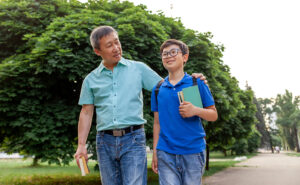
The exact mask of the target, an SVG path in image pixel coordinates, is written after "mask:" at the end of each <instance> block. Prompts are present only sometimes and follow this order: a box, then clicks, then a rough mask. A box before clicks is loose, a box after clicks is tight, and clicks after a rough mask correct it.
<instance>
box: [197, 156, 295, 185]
mask: <svg viewBox="0 0 300 185" xmlns="http://www.w3.org/2000/svg"><path fill="white" fill-rule="evenodd" d="M202 184H203V185H300V157H292V156H288V155H286V154H282V153H280V154H267V153H262V154H258V155H257V156H255V157H252V158H251V159H248V160H246V161H243V162H241V163H239V164H237V165H236V167H231V168H228V169H226V170H224V171H221V172H219V173H216V174H215V175H213V176H210V177H207V178H204V180H203V183H202Z"/></svg>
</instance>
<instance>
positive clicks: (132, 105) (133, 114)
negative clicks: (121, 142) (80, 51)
mask: <svg viewBox="0 0 300 185" xmlns="http://www.w3.org/2000/svg"><path fill="white" fill-rule="evenodd" d="M160 80H161V77H160V76H159V75H158V74H157V73H156V72H154V71H153V70H152V69H151V68H150V67H148V66H147V65H146V64H144V63H142V62H136V61H131V60H127V59H124V58H122V59H121V60H120V61H119V62H118V64H117V65H116V66H115V67H114V70H113V71H111V70H108V69H107V68H106V67H105V66H104V65H103V64H102V62H101V64H100V66H99V67H98V68H96V69H95V70H93V71H92V72H91V73H89V74H88V75H87V76H86V77H85V79H84V81H83V83H82V87H81V93H80V99H79V105H84V104H93V105H94V106H95V108H96V115H97V131H101V130H109V129H117V128H125V127H128V126H131V125H140V124H144V123H146V120H145V119H144V118H143V94H142V89H143V88H144V89H146V90H148V91H151V89H152V88H153V86H155V84H157V83H158V82H159V81H160Z"/></svg>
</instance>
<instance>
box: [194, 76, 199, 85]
mask: <svg viewBox="0 0 300 185" xmlns="http://www.w3.org/2000/svg"><path fill="white" fill-rule="evenodd" d="M194 85H198V84H197V78H195V77H193V86H194Z"/></svg>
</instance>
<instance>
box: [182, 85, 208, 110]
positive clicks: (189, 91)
mask: <svg viewBox="0 0 300 185" xmlns="http://www.w3.org/2000/svg"><path fill="white" fill-rule="evenodd" d="M178 99H179V102H183V101H187V102H191V103H192V104H193V105H195V106H196V107H200V108H203V104H202V100H201V96H200V92H199V88H198V86H197V85H194V86H190V87H187V88H183V89H182V91H180V92H178Z"/></svg>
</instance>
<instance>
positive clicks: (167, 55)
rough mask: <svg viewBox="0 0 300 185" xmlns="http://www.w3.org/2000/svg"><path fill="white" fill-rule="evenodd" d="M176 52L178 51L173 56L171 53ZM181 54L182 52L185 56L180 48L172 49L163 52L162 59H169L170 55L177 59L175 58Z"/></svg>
mask: <svg viewBox="0 0 300 185" xmlns="http://www.w3.org/2000/svg"><path fill="white" fill-rule="evenodd" d="M174 50H175V51H176V54H174V55H172V54H171V52H172V51H174ZM179 52H181V53H182V54H183V52H182V51H181V49H179V48H173V49H170V50H169V51H166V52H162V54H161V58H162V59H165V58H168V57H169V55H170V57H175V56H177V55H178V53H179ZM164 54H166V55H165V56H164ZM183 55H184V54H183Z"/></svg>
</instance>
